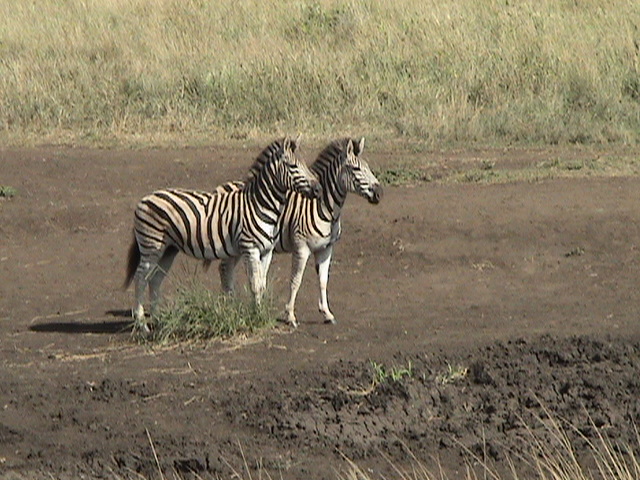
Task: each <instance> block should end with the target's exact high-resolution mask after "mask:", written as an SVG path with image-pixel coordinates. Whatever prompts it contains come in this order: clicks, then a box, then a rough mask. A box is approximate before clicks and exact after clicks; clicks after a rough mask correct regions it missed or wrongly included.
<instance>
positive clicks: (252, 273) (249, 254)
mask: <svg viewBox="0 0 640 480" xmlns="http://www.w3.org/2000/svg"><path fill="white" fill-rule="evenodd" d="M243 257H244V261H245V265H246V267H247V276H248V277H249V285H250V286H251V292H252V293H253V299H254V300H255V302H256V305H260V302H261V300H262V294H263V291H262V265H261V263H260V251H259V250H258V249H257V248H252V249H250V250H248V251H246V252H245V253H244V254H243Z"/></svg>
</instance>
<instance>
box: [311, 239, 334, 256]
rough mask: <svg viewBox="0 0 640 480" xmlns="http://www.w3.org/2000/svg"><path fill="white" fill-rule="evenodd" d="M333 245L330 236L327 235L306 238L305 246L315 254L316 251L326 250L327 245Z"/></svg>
mask: <svg viewBox="0 0 640 480" xmlns="http://www.w3.org/2000/svg"><path fill="white" fill-rule="evenodd" d="M332 243H334V242H333V241H332V237H331V235H327V236H326V237H308V238H307V246H308V247H309V250H311V251H312V252H317V251H318V250H323V249H325V248H327V247H328V246H329V245H331V244H332Z"/></svg>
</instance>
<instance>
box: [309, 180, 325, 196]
mask: <svg viewBox="0 0 640 480" xmlns="http://www.w3.org/2000/svg"><path fill="white" fill-rule="evenodd" d="M320 195H322V185H320V182H315V183H314V184H313V185H311V191H310V192H309V195H308V197H310V198H320Z"/></svg>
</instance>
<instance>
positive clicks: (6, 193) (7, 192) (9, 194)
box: [0, 185, 18, 198]
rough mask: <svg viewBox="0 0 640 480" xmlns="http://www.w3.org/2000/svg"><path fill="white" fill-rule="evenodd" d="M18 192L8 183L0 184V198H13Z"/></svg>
mask: <svg viewBox="0 0 640 480" xmlns="http://www.w3.org/2000/svg"><path fill="white" fill-rule="evenodd" d="M17 194H18V190H16V189H15V188H13V187H10V186H9V185H0V198H13V197H15V196H16V195H17Z"/></svg>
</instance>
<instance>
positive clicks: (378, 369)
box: [371, 361, 413, 386]
mask: <svg viewBox="0 0 640 480" xmlns="http://www.w3.org/2000/svg"><path fill="white" fill-rule="evenodd" d="M371 368H372V370H373V379H372V385H374V386H377V385H381V384H383V383H386V382H388V381H392V382H400V381H402V379H403V378H411V377H413V366H412V365H411V361H408V362H407V365H406V366H405V365H392V366H391V367H386V366H385V365H384V364H382V363H377V362H374V361H371Z"/></svg>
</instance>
